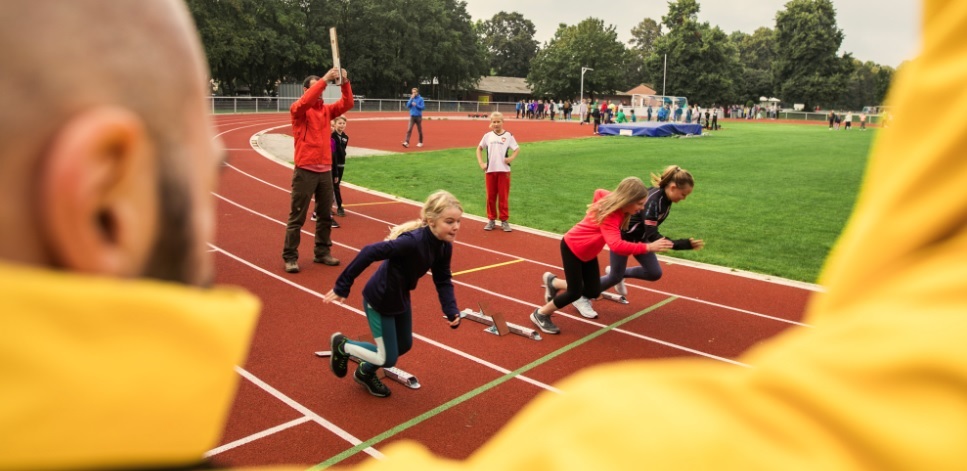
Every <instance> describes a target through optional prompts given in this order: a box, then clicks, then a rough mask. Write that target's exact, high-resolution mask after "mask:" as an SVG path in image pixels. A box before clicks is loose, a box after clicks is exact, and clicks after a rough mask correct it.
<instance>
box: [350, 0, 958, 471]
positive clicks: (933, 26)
mask: <svg viewBox="0 0 967 471" xmlns="http://www.w3.org/2000/svg"><path fill="white" fill-rule="evenodd" d="M924 3H925V10H924V12H925V13H924V15H923V19H924V24H923V26H922V31H923V32H924V40H923V49H922V54H921V56H920V57H919V58H918V59H916V60H915V61H912V62H911V63H909V64H907V65H906V66H905V67H904V68H903V70H902V73H900V74H899V75H898V76H897V78H896V81H895V83H894V86H893V89H892V91H891V95H890V99H889V102H890V104H891V105H892V107H893V108H892V109H893V111H894V116H895V119H894V121H893V122H892V123H891V126H890V128H888V129H886V130H883V131H882V134H881V135H880V136H878V139H877V141H876V143H875V144H874V147H873V150H872V154H871V158H870V160H869V166H868V169H867V172H866V179H865V183H864V187H863V189H862V191H861V193H860V196H859V200H858V202H857V205H856V209H855V212H854V214H853V217H852V218H851V219H850V221H849V223H848V224H847V227H846V229H845V231H844V233H843V235H842V237H841V239H840V240H839V242H838V243H837V246H836V247H835V249H834V250H833V252H832V254H831V256H830V259H829V260H828V262H827V265H826V267H825V269H824V274H823V276H822V279H821V282H822V284H824V285H825V286H826V287H827V292H826V293H825V294H824V295H819V296H817V297H816V298H815V299H814V300H813V301H812V302H811V304H810V307H809V309H808V312H807V320H808V322H809V323H810V324H812V325H814V326H815V327H813V328H799V329H790V330H788V331H786V332H785V333H783V334H781V335H779V336H777V337H776V338H774V339H772V340H770V341H768V342H764V343H763V344H761V345H760V346H758V347H757V348H755V349H753V350H752V351H750V352H748V353H747V354H746V355H744V356H743V358H741V360H742V361H743V362H744V363H748V364H750V365H753V367H752V368H748V369H745V368H736V367H734V366H731V365H724V364H721V363H712V362H710V361H708V360H703V359H679V360H665V361H634V362H624V363H616V364H609V365H603V366H599V367H595V368H591V369H588V370H585V371H583V372H580V373H578V374H576V375H574V376H572V377H571V378H569V379H566V380H564V381H563V382H562V383H561V384H559V385H558V387H559V388H560V389H561V390H563V391H564V393H563V394H551V393H544V394H541V395H540V396H538V397H537V398H536V399H535V400H534V401H533V402H532V403H531V404H529V405H528V406H527V407H525V408H524V409H523V410H522V411H521V412H520V413H518V414H517V415H516V416H515V417H514V418H513V419H512V420H511V421H510V422H509V423H508V424H507V425H506V426H505V427H504V428H503V429H502V430H501V431H500V432H498V433H497V435H496V436H494V437H493V438H492V439H491V440H490V441H489V442H488V443H486V444H485V445H484V446H483V447H481V448H480V449H479V450H478V451H476V452H475V453H474V454H473V455H471V456H470V457H469V459H467V460H465V461H459V462H457V461H448V460H443V459H440V458H436V457H433V456H431V455H430V454H429V453H427V451H426V449H425V448H424V447H422V446H421V445H419V444H416V443H413V442H403V443H399V444H396V445H393V446H389V447H387V448H386V449H385V450H383V451H384V452H385V454H386V456H387V459H386V460H385V461H382V462H376V461H372V460H370V461H367V462H366V463H365V464H364V465H363V466H362V467H361V468H362V469H365V470H381V469H385V470H393V471H405V470H421V471H428V470H449V469H453V470H457V469H460V470H471V469H474V470H487V471H493V470H502V471H515V470H520V471H537V470H552V469H553V470H575V471H577V470H580V471H586V470H598V469H600V470H619V469H627V470H643V469H682V470H699V469H701V470H705V469H714V470H730V469H736V470H748V469H763V470H783V471H789V470H799V469H801V470H843V469H866V470H872V469H875V470H883V469H924V470H927V469H929V470H943V469H963V468H964V467H965V466H967V191H965V190H964V188H967V158H965V153H967V121H964V120H963V119H962V117H961V114H962V112H961V110H962V109H964V106H956V105H955V106H945V107H940V108H938V109H939V110H940V111H939V112H940V113H941V115H940V116H933V117H932V119H923V115H922V114H923V106H924V105H923V104H924V103H956V104H967V87H965V86H964V84H965V83H967V66H965V64H967V34H965V33H964V31H967V2H964V1H960V0H957V1H954V0H946V1H942V0H927V1H925V2H924Z"/></svg>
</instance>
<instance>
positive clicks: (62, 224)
mask: <svg viewBox="0 0 967 471" xmlns="http://www.w3.org/2000/svg"><path fill="white" fill-rule="evenodd" d="M156 159H157V156H156V155H155V149H153V146H152V145H151V142H150V139H149V137H148V135H147V130H146V129H145V126H144V123H143V121H142V120H141V118H140V117H139V116H137V115H136V114H135V113H133V112H131V111H129V110H126V109H123V108H119V107H114V106H102V107H97V108H93V109H89V110H86V111H83V112H81V113H80V114H78V115H75V116H73V117H71V118H70V119H69V120H68V121H67V122H66V123H65V124H64V125H63V126H61V127H60V129H59V130H58V131H57V133H56V134H55V136H54V137H53V139H52V140H51V145H50V147H49V149H48V151H47V152H46V153H45V154H44V156H43V162H42V164H41V170H40V179H39V184H40V186H39V195H38V196H39V197H38V198H37V203H36V204H37V208H35V209H36V210H35V214H37V215H38V218H39V222H40V227H41V234H42V237H43V238H44V245H45V249H46V251H47V253H48V255H49V257H50V259H51V262H52V264H53V265H54V266H56V267H60V268H64V269H67V270H71V271H78V272H84V273H93V274H101V275H111V276H136V275H138V274H140V273H141V272H142V270H143V269H144V266H145V264H146V262H147V260H148V258H149V256H150V252H151V249H152V247H153V246H154V242H155V238H156V237H157V233H158V230H157V220H158V203H159V201H158V168H157V165H156Z"/></svg>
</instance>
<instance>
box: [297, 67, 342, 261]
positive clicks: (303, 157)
mask: <svg viewBox="0 0 967 471" xmlns="http://www.w3.org/2000/svg"><path fill="white" fill-rule="evenodd" d="M339 73H340V72H339V69H335V68H333V69H332V70H330V71H329V72H327V73H326V75H325V76H323V77H322V78H319V77H318V76H316V75H310V76H309V77H306V79H305V82H303V84H302V86H303V88H304V89H305V93H303V94H302V98H299V100H298V101H296V102H295V103H293V104H292V106H291V107H290V108H289V114H290V115H291V116H292V135H293V137H295V169H294V172H293V174H292V206H291V209H290V210H289V222H288V223H287V224H286V226H285V246H284V248H283V249H282V259H283V260H284V261H285V271H286V272H287V273H298V272H299V240H300V232H301V231H302V225H303V224H305V222H306V215H307V214H308V212H309V204H310V203H311V200H312V197H313V196H315V198H316V207H317V208H319V210H318V211H317V213H318V217H319V220H318V221H316V245H315V248H314V249H313V255H314V257H313V259H312V261H313V262H316V263H323V264H326V265H329V266H335V265H339V259H337V258H335V257H333V256H332V254H330V253H329V251H330V247H332V239H331V238H330V233H331V232H332V215H331V212H330V208H331V207H332V200H333V193H332V191H333V188H332V149H331V147H330V134H332V127H331V125H330V122H331V121H332V119H333V118H335V117H336V116H340V115H342V114H343V113H345V112H347V111H349V110H350V109H352V107H353V89H352V87H350V86H349V77H348V76H347V74H346V70H345V69H343V70H342V85H341V87H340V88H341V89H342V90H341V91H342V97H341V98H340V99H339V101H337V102H335V103H332V104H329V105H327V104H325V103H323V101H322V92H323V90H325V89H326V83H327V82H329V81H333V80H335V79H336V78H337V77H339Z"/></svg>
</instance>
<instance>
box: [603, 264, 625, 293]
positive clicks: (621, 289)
mask: <svg viewBox="0 0 967 471" xmlns="http://www.w3.org/2000/svg"><path fill="white" fill-rule="evenodd" d="M604 274H605V275H610V274H611V265H608V266H606V267H604ZM614 292H615V293H618V294H620V295H621V296H628V287H627V286H625V279H624V278H621V281H619V282H618V284H616V285H614Z"/></svg>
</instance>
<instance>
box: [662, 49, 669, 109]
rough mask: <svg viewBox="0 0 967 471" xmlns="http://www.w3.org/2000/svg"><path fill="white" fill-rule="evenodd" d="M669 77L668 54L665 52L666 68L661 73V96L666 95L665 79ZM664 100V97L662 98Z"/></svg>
mask: <svg viewBox="0 0 967 471" xmlns="http://www.w3.org/2000/svg"><path fill="white" fill-rule="evenodd" d="M667 78H668V54H665V68H664V71H663V72H662V75H661V96H662V97H664V96H665V79H667ZM662 100H664V98H662Z"/></svg>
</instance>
